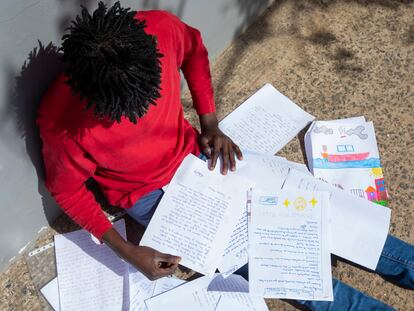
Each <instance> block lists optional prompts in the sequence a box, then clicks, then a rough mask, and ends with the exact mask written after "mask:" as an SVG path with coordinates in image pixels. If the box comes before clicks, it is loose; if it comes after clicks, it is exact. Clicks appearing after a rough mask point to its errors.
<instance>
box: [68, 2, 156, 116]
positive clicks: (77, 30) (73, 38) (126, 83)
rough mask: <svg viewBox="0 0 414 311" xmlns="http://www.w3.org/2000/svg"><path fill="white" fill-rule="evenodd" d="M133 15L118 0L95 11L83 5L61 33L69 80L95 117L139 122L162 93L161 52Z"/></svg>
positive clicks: (143, 24) (143, 26)
mask: <svg viewBox="0 0 414 311" xmlns="http://www.w3.org/2000/svg"><path fill="white" fill-rule="evenodd" d="M135 15H136V12H135V11H130V8H126V9H124V8H121V5H120V4H119V2H116V3H115V4H114V5H113V6H112V7H111V8H109V9H107V7H106V6H105V4H104V3H103V2H99V5H98V8H97V9H96V10H95V12H93V14H92V15H90V14H89V12H88V10H87V9H86V8H85V7H82V12H81V15H80V16H79V15H78V16H77V17H76V19H75V20H74V21H72V24H71V26H70V27H68V28H67V30H69V33H68V34H65V35H64V36H63V37H62V41H63V42H62V47H61V51H63V56H62V60H63V63H64V64H65V74H66V76H67V77H68V79H67V81H66V83H67V84H68V85H69V86H70V87H71V89H72V90H73V91H74V92H75V93H78V94H79V95H80V97H81V99H86V100H87V104H86V109H89V108H93V113H94V115H95V117H97V118H100V119H102V118H105V117H109V118H110V120H112V121H113V120H116V121H117V122H120V121H121V117H122V116H125V117H127V118H128V119H129V120H130V121H131V122H133V123H136V122H137V118H140V117H142V116H144V115H145V113H146V112H147V110H148V107H149V104H153V105H155V101H156V100H157V99H158V98H159V97H160V96H161V95H160V90H161V87H160V84H161V62H160V58H161V57H162V56H163V55H162V54H160V53H159V51H158V49H157V47H156V39H155V37H153V36H151V35H148V34H146V33H145V31H144V28H145V27H146V25H145V22H144V21H140V20H137V19H135V18H134V17H135Z"/></svg>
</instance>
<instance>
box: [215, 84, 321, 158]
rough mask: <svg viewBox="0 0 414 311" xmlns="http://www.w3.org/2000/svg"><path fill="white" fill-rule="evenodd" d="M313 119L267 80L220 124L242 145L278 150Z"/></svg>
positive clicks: (250, 147)
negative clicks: (266, 82) (267, 82)
mask: <svg viewBox="0 0 414 311" xmlns="http://www.w3.org/2000/svg"><path fill="white" fill-rule="evenodd" d="M313 119H314V117H313V116H312V115H310V114H309V113H307V112H305V111H303V110H302V109H301V108H300V107H298V106H297V105H296V104H295V103H293V102H292V101H291V100H290V99H289V98H287V97H286V96H284V95H283V94H281V93H280V92H279V91H277V90H276V89H275V88H274V87H273V86H272V85H271V84H266V85H265V86H263V87H262V88H261V89H260V90H259V91H257V92H256V93H255V94H253V95H252V96H251V97H250V98H249V99H247V100H246V101H245V102H244V103H243V104H241V105H240V106H239V107H237V108H236V109H235V110H234V111H233V112H232V113H230V114H229V115H228V116H227V117H226V118H224V119H223V120H222V121H221V122H220V124H219V128H220V129H221V130H222V131H223V132H224V133H225V134H226V135H228V136H229V137H230V138H231V139H232V140H233V141H234V142H235V143H236V144H238V145H239V147H240V148H242V149H246V150H255V151H257V152H260V153H267V154H275V153H276V152H278V151H279V150H280V149H282V148H283V146H285V145H286V144H287V143H288V142H289V141H290V140H291V139H292V138H293V137H295V136H296V134H297V133H299V131H300V130H301V129H303V128H304V127H305V126H306V125H307V124H308V123H310V122H311V121H312V120H313Z"/></svg>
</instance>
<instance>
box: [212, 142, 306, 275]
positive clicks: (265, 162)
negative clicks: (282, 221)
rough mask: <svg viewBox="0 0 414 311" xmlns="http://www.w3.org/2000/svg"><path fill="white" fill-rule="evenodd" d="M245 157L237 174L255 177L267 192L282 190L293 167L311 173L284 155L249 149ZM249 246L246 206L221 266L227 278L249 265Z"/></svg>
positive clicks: (238, 165) (257, 183) (239, 162)
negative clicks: (283, 156) (272, 154)
mask: <svg viewBox="0 0 414 311" xmlns="http://www.w3.org/2000/svg"><path fill="white" fill-rule="evenodd" d="M243 157H244V160H243V161H238V162H237V170H236V172H235V174H238V175H239V176H241V177H244V178H246V179H249V180H252V181H253V182H254V185H255V188H256V189H264V190H268V191H273V190H278V189H281V188H282V185H283V182H284V181H285V179H286V177H287V175H288V173H289V170H290V169H292V168H295V169H298V170H301V171H302V172H305V173H307V174H310V172H309V171H308V169H307V168H306V166H305V165H304V164H301V163H296V162H292V161H288V160H286V159H285V158H282V157H277V156H271V155H266V154H260V153H257V152H253V151H247V150H244V151H243ZM247 245H248V232H247V210H246V209H244V210H243V212H242V214H241V215H240V217H239V220H238V223H237V226H236V228H235V229H234V231H233V233H232V234H231V238H230V241H229V243H228V245H227V247H226V249H225V251H224V254H223V258H222V261H221V263H220V264H219V266H218V269H219V270H220V272H221V273H222V275H223V276H224V277H227V276H229V275H230V274H231V273H233V272H235V271H236V270H238V269H239V268H241V267H242V266H244V265H245V264H247V262H248V251H247Z"/></svg>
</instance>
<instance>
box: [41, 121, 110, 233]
mask: <svg viewBox="0 0 414 311" xmlns="http://www.w3.org/2000/svg"><path fill="white" fill-rule="evenodd" d="M40 132H41V137H42V140H43V149H42V152H43V159H44V163H45V169H46V187H47V189H48V190H49V191H50V192H51V194H52V196H53V197H54V198H55V200H56V201H57V203H58V204H59V205H60V207H61V208H62V209H63V210H64V212H65V213H66V214H67V215H68V216H69V217H70V218H72V219H73V220H74V221H75V222H76V223H78V224H79V225H80V226H82V227H83V228H84V229H86V230H88V231H89V232H90V233H92V234H93V235H94V236H95V237H96V238H98V239H99V240H102V235H103V234H104V233H105V232H106V231H107V230H108V229H110V228H111V227H112V224H111V223H110V222H109V220H108V219H107V218H106V216H105V214H104V212H103V211H102V209H101V207H100V206H99V204H98V203H97V202H96V201H95V198H94V196H93V194H92V193H91V192H90V191H89V190H87V189H86V186H85V181H86V180H87V179H88V178H89V177H90V176H92V175H93V173H94V171H95V169H96V165H95V163H93V161H92V160H90V159H88V158H87V157H86V156H85V155H86V153H85V152H84V151H83V150H82V148H81V147H80V146H79V145H78V144H77V143H76V142H75V141H73V140H71V139H68V138H63V137H62V138H59V137H56V135H55V134H53V133H50V132H49V131H46V130H44V129H42V127H41V126H40Z"/></svg>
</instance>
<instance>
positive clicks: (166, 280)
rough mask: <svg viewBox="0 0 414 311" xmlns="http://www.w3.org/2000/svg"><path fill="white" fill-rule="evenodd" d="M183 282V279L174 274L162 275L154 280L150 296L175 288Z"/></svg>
mask: <svg viewBox="0 0 414 311" xmlns="http://www.w3.org/2000/svg"><path fill="white" fill-rule="evenodd" d="M185 282H186V281H185V280H181V279H179V278H177V277H175V276H171V277H163V278H161V279H158V280H157V281H156V282H155V288H154V292H153V293H152V296H156V295H159V294H162V293H165V292H167V291H169V290H171V289H173V288H176V287H177V286H180V285H181V284H184V283H185Z"/></svg>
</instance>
